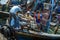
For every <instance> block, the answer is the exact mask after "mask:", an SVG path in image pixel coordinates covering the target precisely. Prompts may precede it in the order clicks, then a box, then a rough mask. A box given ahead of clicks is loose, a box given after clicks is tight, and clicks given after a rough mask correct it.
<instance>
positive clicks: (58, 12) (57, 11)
mask: <svg viewBox="0 0 60 40" xmlns="http://www.w3.org/2000/svg"><path fill="white" fill-rule="evenodd" d="M55 12H56V13H57V14H60V1H59V2H58V5H57V7H56V8H55Z"/></svg>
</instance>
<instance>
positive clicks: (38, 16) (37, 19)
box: [34, 11, 42, 30]
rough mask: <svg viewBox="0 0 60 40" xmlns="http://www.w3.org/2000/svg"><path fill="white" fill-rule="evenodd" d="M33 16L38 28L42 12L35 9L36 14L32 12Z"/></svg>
mask: <svg viewBox="0 0 60 40" xmlns="http://www.w3.org/2000/svg"><path fill="white" fill-rule="evenodd" d="M34 17H35V18H36V23H37V26H38V30H40V26H41V25H40V24H41V20H42V14H41V12H40V11H37V14H36V13H35V14H34Z"/></svg>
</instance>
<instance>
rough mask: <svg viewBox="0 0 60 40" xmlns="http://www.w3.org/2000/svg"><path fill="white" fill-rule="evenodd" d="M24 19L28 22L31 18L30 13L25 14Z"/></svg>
mask: <svg viewBox="0 0 60 40" xmlns="http://www.w3.org/2000/svg"><path fill="white" fill-rule="evenodd" d="M25 18H26V19H28V20H31V19H32V16H31V15H30V11H27V14H26V15H25Z"/></svg>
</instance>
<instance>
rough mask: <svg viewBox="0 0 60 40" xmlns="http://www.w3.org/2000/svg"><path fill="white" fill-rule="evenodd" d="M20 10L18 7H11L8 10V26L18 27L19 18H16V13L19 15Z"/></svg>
mask: <svg viewBox="0 0 60 40" xmlns="http://www.w3.org/2000/svg"><path fill="white" fill-rule="evenodd" d="M21 11H22V10H21V8H20V6H13V7H12V8H11V9H10V16H9V17H10V20H9V24H10V26H14V27H19V20H20V18H19V17H18V13H20V12H21Z"/></svg>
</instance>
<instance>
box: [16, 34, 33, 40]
mask: <svg viewBox="0 0 60 40" xmlns="http://www.w3.org/2000/svg"><path fill="white" fill-rule="evenodd" d="M16 39H17V40H33V38H30V37H24V36H21V35H17V38H16Z"/></svg>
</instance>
